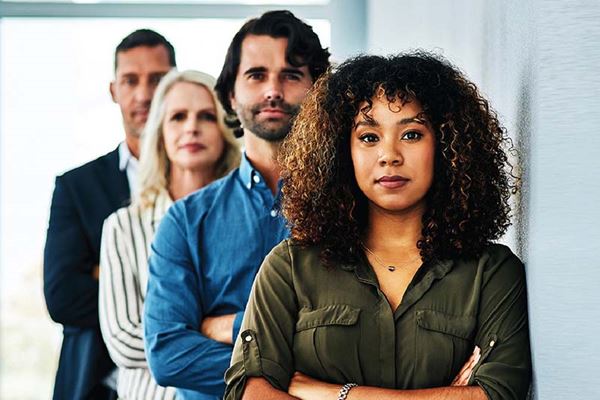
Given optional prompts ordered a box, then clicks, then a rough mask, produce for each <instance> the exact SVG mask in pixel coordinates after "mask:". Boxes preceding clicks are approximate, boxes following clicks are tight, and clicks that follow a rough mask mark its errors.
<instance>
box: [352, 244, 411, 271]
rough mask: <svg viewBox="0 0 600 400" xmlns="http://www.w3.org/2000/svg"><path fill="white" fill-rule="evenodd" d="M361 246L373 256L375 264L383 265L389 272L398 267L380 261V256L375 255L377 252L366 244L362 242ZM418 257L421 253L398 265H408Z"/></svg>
mask: <svg viewBox="0 0 600 400" xmlns="http://www.w3.org/2000/svg"><path fill="white" fill-rule="evenodd" d="M362 246H363V248H364V249H365V250H366V251H367V253H369V254H370V255H372V256H373V258H374V259H375V261H376V262H377V264H379V265H381V266H382V267H384V268H387V270H388V271H390V272H394V271H395V270H396V269H397V268H398V267H399V266H398V265H393V264H386V263H384V262H383V261H381V258H379V257H377V254H375V253H374V252H373V250H371V249H370V248H368V247H367V245H366V244H364V243H362ZM419 258H421V255H420V254H419V255H418V256H417V257H414V258H413V259H411V260H408V261H406V262H404V263H402V265H400V266H406V265H409V264H410V263H412V262H413V261H415V260H417V259H419Z"/></svg>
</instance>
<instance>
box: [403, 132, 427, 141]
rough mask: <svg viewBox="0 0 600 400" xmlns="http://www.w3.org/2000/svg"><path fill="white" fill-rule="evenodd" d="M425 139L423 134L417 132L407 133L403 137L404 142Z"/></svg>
mask: <svg viewBox="0 0 600 400" xmlns="http://www.w3.org/2000/svg"><path fill="white" fill-rule="evenodd" d="M421 137H423V134H422V133H420V132H417V131H410V132H406V133H405V134H404V135H402V140H419V139H421Z"/></svg>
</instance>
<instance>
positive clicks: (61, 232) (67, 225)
mask: <svg viewBox="0 0 600 400" xmlns="http://www.w3.org/2000/svg"><path fill="white" fill-rule="evenodd" d="M172 67H175V51H174V49H173V46H172V45H171V44H170V43H169V42H168V41H167V40H166V39H165V38H164V37H163V36H161V35H159V34H158V33H156V32H154V31H151V30H147V29H142V30H137V31H135V32H133V33H131V34H130V35H128V36H127V37H125V38H124V39H123V41H122V42H121V43H120V44H119V46H117V48H116V51H115V79H114V81H112V82H111V83H110V93H111V96H112V99H113V101H114V102H115V103H117V104H118V105H119V107H120V109H121V114H122V116H123V127H124V130H125V141H124V142H122V143H121V144H120V145H119V147H118V148H117V149H115V150H113V151H111V152H110V153H108V154H105V155H103V156H101V157H99V158H98V159H96V160H94V161H91V162H89V163H87V164H85V165H83V166H81V167H79V168H75V169H73V170H71V171H68V172H66V173H65V174H63V175H61V176H58V177H57V178H56V185H55V189H54V194H53V196H52V205H51V209H50V221H49V225H48V233H47V237H46V246H45V249H44V295H45V297H46V305H47V307H48V312H49V313H50V316H51V317H52V319H53V320H54V321H56V322H58V323H60V324H62V325H63V326H64V331H63V333H64V338H63V344H62V349H61V354H60V360H59V365H58V371H57V374H56V382H55V385H54V396H53V398H54V399H68V400H75V399H113V398H116V392H115V391H114V390H113V389H114V388H115V387H116V386H115V384H116V382H115V380H114V378H113V374H112V372H113V370H114V368H115V366H114V364H113V363H112V361H111V359H110V357H109V355H108V351H107V350H106V347H105V345H104V342H103V341H102V336H101V334H100V328H99V322H98V264H99V257H100V237H101V231H102V224H103V222H104V219H105V218H106V217H107V216H108V215H109V214H111V213H112V212H113V211H115V210H117V209H118V208H120V207H123V206H125V205H127V204H128V203H129V198H130V189H131V188H132V186H133V185H134V183H135V179H136V166H137V158H138V156H139V137H140V134H141V132H142V130H143V128H144V125H145V123H146V119H147V116H148V111H149V109H150V101H151V100H152V96H153V94H154V90H155V89H156V86H157V84H158V82H159V80H160V78H161V77H162V76H163V75H165V74H166V73H167V72H168V71H169V70H170V69H171V68H172Z"/></svg>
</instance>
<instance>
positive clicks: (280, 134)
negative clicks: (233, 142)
mask: <svg viewBox="0 0 600 400" xmlns="http://www.w3.org/2000/svg"><path fill="white" fill-rule="evenodd" d="M266 107H272V108H279V109H281V110H283V112H285V113H286V114H288V115H289V116H290V118H288V119H287V120H280V119H267V120H264V121H262V122H258V121H256V116H257V115H258V114H259V113H260V111H261V110H262V109H263V108H266ZM298 111H300V105H299V104H297V105H292V104H288V103H285V102H284V101H283V100H271V101H269V102H264V103H261V104H255V105H253V106H251V107H244V108H243V109H242V113H241V114H242V115H239V119H240V121H241V122H242V126H243V127H244V128H245V129H248V130H249V131H251V132H252V133H254V134H255V135H256V136H258V137H259V138H261V139H263V140H266V141H268V142H272V143H275V142H281V141H282V140H283V139H285V137H286V136H287V135H288V133H289V132H290V129H291V127H292V123H293V120H294V117H295V116H296V114H298Z"/></svg>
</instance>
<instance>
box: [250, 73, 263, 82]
mask: <svg viewBox="0 0 600 400" xmlns="http://www.w3.org/2000/svg"><path fill="white" fill-rule="evenodd" d="M264 77H265V74H263V73H262V72H253V73H251V74H249V75H248V79H250V80H253V81H260V80H262V79H263V78H264Z"/></svg>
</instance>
